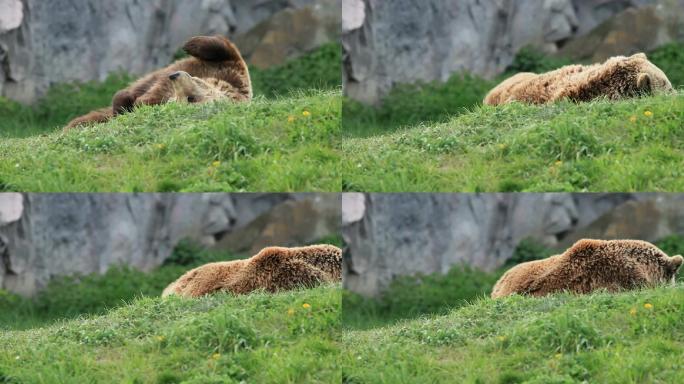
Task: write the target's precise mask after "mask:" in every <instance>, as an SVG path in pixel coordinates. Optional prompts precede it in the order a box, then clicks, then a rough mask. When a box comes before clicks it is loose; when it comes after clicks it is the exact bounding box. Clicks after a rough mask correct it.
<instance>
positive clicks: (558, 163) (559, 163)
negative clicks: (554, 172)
mask: <svg viewBox="0 0 684 384" xmlns="http://www.w3.org/2000/svg"><path fill="white" fill-rule="evenodd" d="M554 164H555V165H556V167H560V166H561V165H563V162H562V161H560V160H558V161H556V162H555V163H554Z"/></svg>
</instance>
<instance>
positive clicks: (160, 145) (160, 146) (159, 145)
mask: <svg viewBox="0 0 684 384" xmlns="http://www.w3.org/2000/svg"><path fill="white" fill-rule="evenodd" d="M164 147H166V146H165V145H164V144H157V148H158V149H164Z"/></svg>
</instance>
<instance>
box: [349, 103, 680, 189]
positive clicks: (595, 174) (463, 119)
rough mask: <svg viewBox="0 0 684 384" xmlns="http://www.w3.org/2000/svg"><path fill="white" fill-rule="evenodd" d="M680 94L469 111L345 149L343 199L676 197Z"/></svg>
mask: <svg viewBox="0 0 684 384" xmlns="http://www.w3.org/2000/svg"><path fill="white" fill-rule="evenodd" d="M682 121H684V95H682V94H681V93H679V94H677V95H676V96H654V97H644V98H639V99H630V100H624V101H619V102H610V101H607V100H599V101H595V102H590V103H580V104H575V103H571V102H561V103H556V104H550V105H543V106H530V105H523V104H519V103H514V104H509V105H505V106H499V107H491V106H474V107H472V108H470V110H469V112H467V113H465V114H462V115H460V116H456V117H454V118H452V119H451V120H449V121H448V122H446V123H427V124H418V125H414V126H409V127H407V128H405V129H403V130H399V131H395V132H391V133H385V134H380V135H376V136H370V137H365V138H360V137H359V138H346V139H344V140H343V143H342V183H343V190H345V191H366V192H400V191H402V192H403V191H406V192H408V191H433V192H436V191H461V192H490V191H504V192H505V191H544V192H551V191H602V192H606V191H620V192H627V191H680V190H682V189H683V188H684V182H683V180H684V178H683V177H682V176H683V175H684V174H683V173H682V165H683V164H684V129H682V128H683V127H682Z"/></svg>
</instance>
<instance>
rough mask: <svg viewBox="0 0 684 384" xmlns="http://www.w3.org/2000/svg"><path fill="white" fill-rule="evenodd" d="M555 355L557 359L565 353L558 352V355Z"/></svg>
mask: <svg viewBox="0 0 684 384" xmlns="http://www.w3.org/2000/svg"><path fill="white" fill-rule="evenodd" d="M554 357H555V358H556V359H560V358H561V357H563V354H562V353H556V355H555V356H554Z"/></svg>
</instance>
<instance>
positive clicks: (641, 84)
mask: <svg viewBox="0 0 684 384" xmlns="http://www.w3.org/2000/svg"><path fill="white" fill-rule="evenodd" d="M637 88H638V89H639V90H641V91H650V90H651V75H649V74H648V73H645V72H641V73H640V74H638V75H637Z"/></svg>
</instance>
